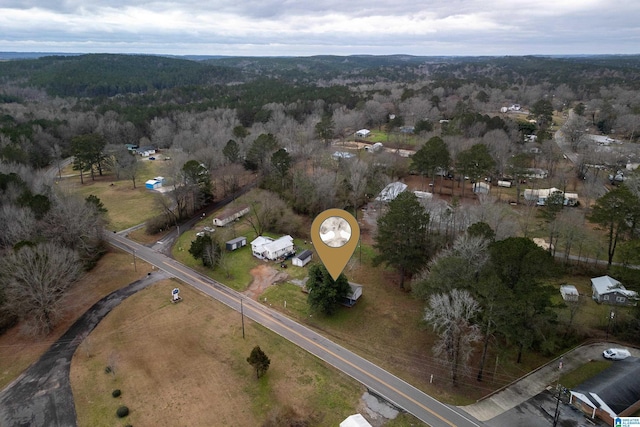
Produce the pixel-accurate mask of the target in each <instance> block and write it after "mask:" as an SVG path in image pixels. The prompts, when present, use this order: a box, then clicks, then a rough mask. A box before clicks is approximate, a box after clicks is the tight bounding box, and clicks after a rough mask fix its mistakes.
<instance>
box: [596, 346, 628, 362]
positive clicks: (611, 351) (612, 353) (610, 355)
mask: <svg viewBox="0 0 640 427" xmlns="http://www.w3.org/2000/svg"><path fill="white" fill-rule="evenodd" d="M602 355H603V356H604V358H605V359H611V360H622V359H626V358H627V357H629V356H631V353H629V350H626V349H624V348H608V349H606V350H605V351H603V352H602Z"/></svg>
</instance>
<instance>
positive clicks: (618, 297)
mask: <svg viewBox="0 0 640 427" xmlns="http://www.w3.org/2000/svg"><path fill="white" fill-rule="evenodd" d="M591 290H592V292H593V295H592V298H593V300H594V301H596V302H597V303H604V304H611V305H632V306H634V305H637V304H638V293H637V292H635V291H630V290H628V289H626V288H625V287H624V285H622V283H620V282H619V281H617V280H616V279H614V278H613V277H610V276H600V277H594V278H593V279H591Z"/></svg>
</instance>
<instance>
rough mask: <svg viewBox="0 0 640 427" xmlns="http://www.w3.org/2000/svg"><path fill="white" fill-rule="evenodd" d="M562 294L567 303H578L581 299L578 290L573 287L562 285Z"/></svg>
mask: <svg viewBox="0 0 640 427" xmlns="http://www.w3.org/2000/svg"><path fill="white" fill-rule="evenodd" d="M560 294H561V295H562V299H563V300H565V301H578V299H579V298H580V294H579V293H578V289H576V287H575V286H573V285H561V286H560Z"/></svg>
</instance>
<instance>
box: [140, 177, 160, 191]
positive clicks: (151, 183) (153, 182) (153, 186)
mask: <svg viewBox="0 0 640 427" xmlns="http://www.w3.org/2000/svg"><path fill="white" fill-rule="evenodd" d="M144 186H145V188H147V189H148V190H157V189H158V188H160V187H162V181H158V180H157V179H156V178H153V179H150V180H148V181H147V182H145V183H144Z"/></svg>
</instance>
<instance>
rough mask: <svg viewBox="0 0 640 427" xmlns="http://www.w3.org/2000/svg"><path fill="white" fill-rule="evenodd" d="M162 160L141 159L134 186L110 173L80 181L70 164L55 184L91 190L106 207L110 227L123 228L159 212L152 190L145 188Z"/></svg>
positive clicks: (87, 192) (83, 191)
mask: <svg viewBox="0 0 640 427" xmlns="http://www.w3.org/2000/svg"><path fill="white" fill-rule="evenodd" d="M161 164H162V163H160V162H153V161H140V165H141V166H140V172H139V175H138V179H137V180H136V188H135V189H134V188H133V183H132V182H131V180H125V179H122V180H119V181H116V180H115V176H114V175H113V174H112V173H108V174H105V175H103V176H96V179H95V181H92V180H91V177H90V176H88V175H87V176H85V177H84V184H81V183H80V176H79V175H77V171H74V170H73V169H72V168H71V166H68V167H67V168H65V169H64V170H63V179H62V180H60V181H58V185H59V186H60V187H62V188H63V189H64V190H66V191H69V192H73V193H76V194H79V195H80V196H82V197H87V196H89V195H90V194H93V195H95V196H98V198H100V200H101V201H102V203H103V204H104V206H105V207H106V208H107V210H108V212H107V217H108V220H109V228H112V229H114V230H123V229H126V228H129V227H132V226H134V225H137V224H140V223H142V222H144V221H146V220H147V219H149V218H151V217H152V216H154V215H156V214H158V213H159V210H158V208H157V207H156V206H155V203H154V196H155V194H156V193H155V192H152V191H149V190H147V189H146V188H145V186H144V183H145V181H146V180H147V179H149V178H152V177H154V176H158V175H159V174H160V169H161V166H158V165H161Z"/></svg>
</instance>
